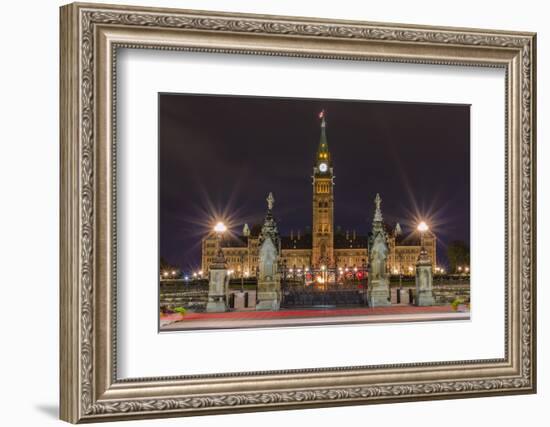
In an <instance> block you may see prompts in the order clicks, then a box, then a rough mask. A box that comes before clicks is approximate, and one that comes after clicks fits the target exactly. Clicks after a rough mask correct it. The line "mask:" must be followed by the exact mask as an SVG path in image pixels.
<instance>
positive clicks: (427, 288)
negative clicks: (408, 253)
mask: <svg viewBox="0 0 550 427" xmlns="http://www.w3.org/2000/svg"><path fill="white" fill-rule="evenodd" d="M415 304H416V305H418V306H429V305H435V300H434V296H433V273H432V261H431V259H430V256H429V255H428V252H427V251H426V249H425V248H424V247H422V248H421V249H420V255H419V256H418V260H417V261H416V301H415Z"/></svg>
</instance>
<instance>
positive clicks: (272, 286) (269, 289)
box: [256, 237, 281, 310]
mask: <svg viewBox="0 0 550 427" xmlns="http://www.w3.org/2000/svg"><path fill="white" fill-rule="evenodd" d="M277 261H278V256H277V249H276V248H275V245H274V244H273V242H272V241H271V239H270V238H269V237H267V238H266V240H264V241H263V243H262V246H261V247H260V254H259V262H258V265H259V275H258V293H257V296H256V298H257V300H258V303H257V304H256V310H279V308H280V303H281V278H280V275H279V273H278V268H277Z"/></svg>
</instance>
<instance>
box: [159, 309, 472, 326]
mask: <svg viewBox="0 0 550 427" xmlns="http://www.w3.org/2000/svg"><path fill="white" fill-rule="evenodd" d="M469 318H470V313H469V311H466V310H464V308H463V307H461V310H459V311H453V310H452V309H451V307H450V306H433V307H415V306H411V305H392V306H389V307H373V308H369V307H354V308H330V309H323V308H319V309H317V308H312V309H302V310H287V309H284V310H280V311H244V312H243V311H241V312H238V311H232V312H231V311H230V312H224V313H187V314H186V315H185V316H181V315H180V314H173V315H168V316H162V317H161V321H160V326H161V329H162V330H178V329H179V330H184V329H228V328H255V327H277V326H301V325H321V324H322V325H331V324H343V323H381V322H392V323H393V322H418V321H436V320H464V319H469Z"/></svg>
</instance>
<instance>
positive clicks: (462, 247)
mask: <svg viewBox="0 0 550 427" xmlns="http://www.w3.org/2000/svg"><path fill="white" fill-rule="evenodd" d="M447 258H448V260H449V266H450V268H451V271H452V272H456V271H457V270H458V267H459V266H462V267H464V266H469V265H470V247H469V246H468V245H467V244H466V243H464V242H463V241H461V240H455V241H453V242H451V244H450V245H449V246H448V247H447Z"/></svg>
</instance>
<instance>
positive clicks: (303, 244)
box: [281, 234, 311, 249]
mask: <svg viewBox="0 0 550 427" xmlns="http://www.w3.org/2000/svg"><path fill="white" fill-rule="evenodd" d="M281 249H311V234H305V235H300V238H298V236H297V235H294V236H292V237H290V236H281Z"/></svg>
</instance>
